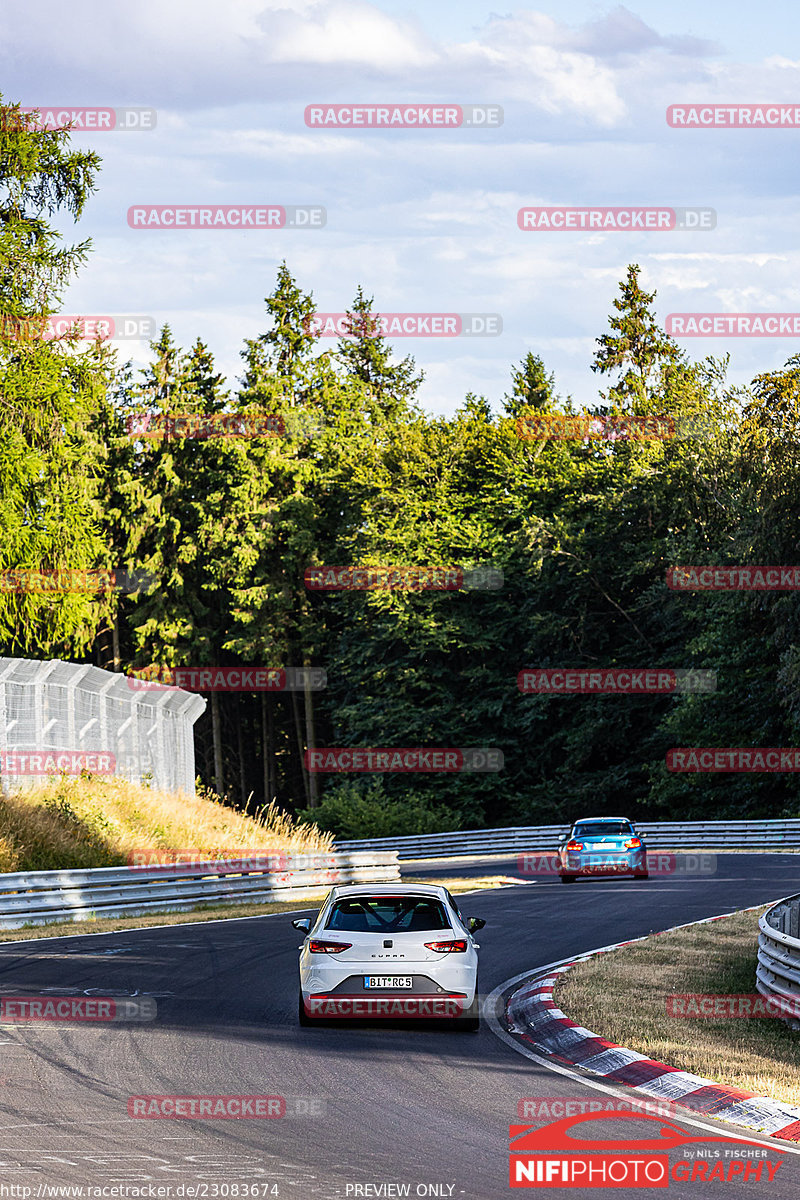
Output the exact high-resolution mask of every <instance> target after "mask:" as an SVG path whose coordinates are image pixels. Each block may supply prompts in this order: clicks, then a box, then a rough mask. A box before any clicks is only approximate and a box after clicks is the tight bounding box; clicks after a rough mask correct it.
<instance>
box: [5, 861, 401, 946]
mask: <svg viewBox="0 0 800 1200" xmlns="http://www.w3.org/2000/svg"><path fill="white" fill-rule="evenodd" d="M399 878H400V869H399V867H398V865H397V854H396V853H394V852H391V851H389V852H386V851H384V852H381V853H376V852H374V851H367V852H362V853H352V854H351V853H339V852H337V853H333V854H330V853H320V854H313V855H308V854H307V855H289V856H288V857H287V863H286V870H279V871H265V870H260V871H258V870H253V871H248V870H245V869H242V870H241V871H239V872H237V873H235V874H234V873H232V872H231V871H230V868H229V867H224V868H222V870H221V869H220V868H219V866H218V867H217V868H216V869H215V864H214V863H213V862H209V863H202V864H197V863H195V864H192V865H191V866H187V865H186V864H185V863H179V864H176V865H174V866H162V867H150V866H147V867H99V868H97V869H96V870H87V871H28V872H19V873H16V874H11V875H0V928H2V929H20V928H22V926H23V925H43V924H46V923H48V922H50V921H86V920H91V919H92V918H94V917H120V916H140V915H142V914H144V913H148V912H181V911H185V910H189V909H192V908H197V907H198V906H199V905H203V906H205V905H216V904H250V903H253V902H263V901H266V900H302V899H303V897H305V896H308V895H309V894H311V893H314V892H320V891H327V890H328V888H331V887H333V886H334V885H335V884H337V883H380V882H384V881H385V882H392V881H393V880H397V879H399Z"/></svg>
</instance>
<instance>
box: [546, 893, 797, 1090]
mask: <svg viewBox="0 0 800 1200" xmlns="http://www.w3.org/2000/svg"><path fill="white" fill-rule="evenodd" d="M767 907H768V906H767V905H765V906H764V907H763V908H760V909H757V910H754V911H752V912H746V913H735V914H734V915H733V916H731V917H727V918H726V919H725V920H723V921H715V922H713V923H712V924H709V925H696V926H690V927H689V928H687V929H678V930H675V931H674V932H673V933H664V934H660V935H659V936H658V937H651V938H648V939H647V940H646V941H644V942H639V943H635V944H634V945H632V946H626V947H623V948H622V949H620V950H613V951H611V952H610V953H608V954H598V955H596V956H595V957H594V958H591V959H588V960H587V961H586V962H584V963H579V964H578V965H577V966H575V967H572V968H571V969H570V970H569V971H567V972H566V973H565V975H563V976H561V977H560V978H559V981H558V982H557V983H556V986H555V990H554V996H553V999H554V1000H555V1002H556V1004H557V1005H558V1007H559V1008H561V1009H562V1011H563V1012H564V1013H565V1014H566V1015H567V1016H568V1017H570V1018H571V1019H572V1020H573V1021H577V1022H578V1024H580V1025H584V1026H585V1027H586V1028H587V1029H591V1030H592V1032H594V1033H597V1034H599V1035H600V1036H601V1037H605V1038H608V1039H609V1040H610V1041H612V1042H616V1043H617V1044H618V1045H620V1046H626V1047H627V1048H628V1049H630V1050H636V1051H638V1052H639V1053H640V1054H645V1055H647V1056H648V1057H649V1058H655V1059H658V1060H659V1061H661V1062H665V1063H668V1064H669V1065H670V1066H673V1067H678V1068H679V1069H680V1070H683V1071H691V1072H692V1073H693V1074H695V1075H700V1076H702V1077H704V1078H706V1079H711V1080H714V1082H716V1083H725V1084H729V1085H730V1086H732V1087H736V1088H742V1089H743V1090H744V1091H748V1092H754V1093H755V1094H756V1095H759V1096H772V1097H774V1098H775V1099H776V1100H783V1101H786V1102H788V1103H791V1104H798V1103H800V1034H797V1033H792V1031H791V1030H790V1029H789V1028H788V1027H787V1026H786V1025H784V1024H783V1022H782V1021H780V1020H777V1019H773V1018H755V1019H752V1018H690V1017H686V1018H682V1017H670V1016H667V1012H666V998H667V996H670V995H672V994H674V993H685V992H691V993H703V994H712V995H731V994H748V995H751V994H753V993H755V990H756V987H755V971H756V949H757V941H758V918H759V917H760V916H761V914H762V913H763V912H765V911H766V908H767Z"/></svg>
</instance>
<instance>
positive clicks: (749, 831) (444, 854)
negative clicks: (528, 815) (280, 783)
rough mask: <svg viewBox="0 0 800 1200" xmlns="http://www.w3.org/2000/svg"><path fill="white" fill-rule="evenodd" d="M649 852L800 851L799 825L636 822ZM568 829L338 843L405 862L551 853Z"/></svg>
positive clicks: (792, 822) (516, 828) (521, 827)
mask: <svg viewBox="0 0 800 1200" xmlns="http://www.w3.org/2000/svg"><path fill="white" fill-rule="evenodd" d="M635 824H636V826H637V828H638V829H639V830H640V831H641V833H642V834H644V836H645V838H646V839H647V846H648V849H650V850H678V849H683V850H725V849H731V850H738V849H741V850H747V849H774V850H800V820H785V821H636V822H635ZM568 829H569V826H568V825H517V826H514V827H512V828H508V829H465V830H458V831H457V832H455V833H425V834H419V835H413V836H410V837H390V838H367V839H365V840H361V841H341V842H339V841H337V843H336V849H337V850H348V851H349V850H396V851H397V855H398V858H399V859H400V860H401V861H402V860H404V859H409V858H457V857H458V856H459V855H469V854H514V853H517V852H520V853H522V852H524V851H528V850H544V851H547V850H555V849H556V847H557V845H558V842H559V840H560V838H561V837H562V836H563V835H564V834H565V833H567V831H568Z"/></svg>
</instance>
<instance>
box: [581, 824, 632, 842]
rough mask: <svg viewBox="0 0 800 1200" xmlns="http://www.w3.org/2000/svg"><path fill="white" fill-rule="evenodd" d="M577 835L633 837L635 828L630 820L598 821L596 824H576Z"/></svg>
mask: <svg viewBox="0 0 800 1200" xmlns="http://www.w3.org/2000/svg"><path fill="white" fill-rule="evenodd" d="M574 836H575V837H583V838H600V837H623V836H626V837H632V836H633V830H632V829H631V825H630V822H629V821H603V822H600V821H598V822H597V824H595V825H591V824H589V825H576V826H575V834H574Z"/></svg>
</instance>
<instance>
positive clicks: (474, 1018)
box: [452, 997, 481, 1033]
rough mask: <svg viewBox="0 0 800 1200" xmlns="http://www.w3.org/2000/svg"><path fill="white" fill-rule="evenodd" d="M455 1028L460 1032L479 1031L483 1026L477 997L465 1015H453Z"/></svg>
mask: <svg viewBox="0 0 800 1200" xmlns="http://www.w3.org/2000/svg"><path fill="white" fill-rule="evenodd" d="M452 1021H453V1026H452V1027H453V1029H455V1030H458V1031H459V1032H460V1033H477V1032H478V1030H479V1029H480V1027H481V1010H480V1005H479V1003H478V1000H477V997H476V998H475V1000H473V1002H472V1004H471V1005H470V1006H469V1008H468V1009H467V1010H466V1012H465V1013H464V1015H463V1017H453V1018H452Z"/></svg>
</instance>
